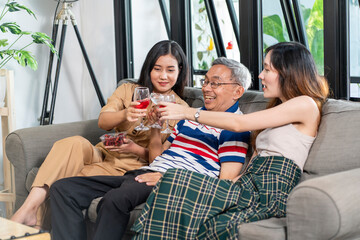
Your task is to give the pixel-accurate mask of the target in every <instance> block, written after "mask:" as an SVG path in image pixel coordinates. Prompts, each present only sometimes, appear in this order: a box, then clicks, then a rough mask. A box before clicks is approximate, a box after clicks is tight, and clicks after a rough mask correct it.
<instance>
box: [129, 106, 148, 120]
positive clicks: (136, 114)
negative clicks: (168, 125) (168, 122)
mask: <svg viewBox="0 0 360 240" xmlns="http://www.w3.org/2000/svg"><path fill="white" fill-rule="evenodd" d="M139 104H140V103H139V102H131V103H130V106H129V107H128V108H127V109H126V120H128V121H129V122H136V121H138V120H139V118H143V117H145V116H146V112H147V110H146V109H138V108H136V107H135V106H137V105H139Z"/></svg>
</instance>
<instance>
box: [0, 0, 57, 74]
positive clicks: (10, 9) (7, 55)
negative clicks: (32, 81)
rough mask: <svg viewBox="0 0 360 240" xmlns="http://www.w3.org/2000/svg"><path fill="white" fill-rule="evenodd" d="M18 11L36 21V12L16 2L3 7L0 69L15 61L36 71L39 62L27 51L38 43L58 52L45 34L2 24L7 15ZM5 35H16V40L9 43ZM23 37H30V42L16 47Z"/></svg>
mask: <svg viewBox="0 0 360 240" xmlns="http://www.w3.org/2000/svg"><path fill="white" fill-rule="evenodd" d="M18 11H26V12H27V13H28V14H29V15H31V16H33V17H34V18H35V19H36V16H35V14H34V12H33V11H31V10H30V9H29V8H27V7H25V6H23V5H21V4H18V3H17V2H15V1H12V0H7V3H6V4H5V5H4V6H3V8H2V11H1V13H0V30H1V32H2V33H1V37H0V69H1V68H3V67H4V66H5V65H6V64H7V63H8V62H9V61H10V60H11V59H15V60H16V61H17V62H18V63H19V64H20V65H21V66H24V67H25V66H28V67H30V68H31V69H33V70H36V69H37V62H36V59H35V56H33V55H32V53H31V52H30V51H27V50H25V49H26V48H27V47H29V46H30V45H32V44H34V43H36V44H46V45H47V46H48V47H49V48H50V49H51V51H52V52H53V53H56V50H55V48H54V46H53V45H52V44H51V41H52V40H51V38H50V37H48V36H47V35H46V34H45V33H41V32H31V31H22V30H21V29H20V26H19V25H18V24H17V23H16V22H5V23H2V22H3V19H4V16H5V15H6V14H11V13H15V12H18ZM4 33H5V34H13V35H16V37H15V40H13V41H11V43H9V40H8V39H7V38H4V37H6V35H4ZM23 37H28V38H29V41H28V42H27V43H26V44H25V45H24V46H18V45H16V44H17V43H18V40H19V39H20V38H23Z"/></svg>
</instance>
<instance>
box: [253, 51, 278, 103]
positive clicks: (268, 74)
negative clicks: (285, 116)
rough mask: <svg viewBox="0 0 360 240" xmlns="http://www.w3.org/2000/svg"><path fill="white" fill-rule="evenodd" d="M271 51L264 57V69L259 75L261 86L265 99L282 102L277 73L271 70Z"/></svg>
mask: <svg viewBox="0 0 360 240" xmlns="http://www.w3.org/2000/svg"><path fill="white" fill-rule="evenodd" d="M270 57H271V51H270V52H269V53H268V54H267V55H266V57H265V60H264V69H263V70H262V72H261V73H260V75H259V78H260V79H261V84H262V85H263V92H264V97H265V98H280V99H281V101H284V97H283V95H282V93H281V88H280V81H279V73H278V71H276V69H274V68H273V66H272V64H271V62H270Z"/></svg>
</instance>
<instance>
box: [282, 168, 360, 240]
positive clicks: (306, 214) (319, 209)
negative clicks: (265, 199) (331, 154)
mask: <svg viewBox="0 0 360 240" xmlns="http://www.w3.org/2000/svg"><path fill="white" fill-rule="evenodd" d="M359 183H360V168H357V169H353V170H348V171H343V172H338V173H334V174H329V175H326V176H321V177H318V178H313V179H309V180H307V181H304V182H302V183H300V184H299V185H298V186H296V187H295V188H294V190H293V191H292V192H291V193H290V195H289V199H288V202H287V208H286V213H287V229H288V230H287V233H288V238H289V239H359V236H360V227H359V226H360V225H359V223H360V215H359V214H358V213H359V212H360V204H359V199H360V191H359V190H358V189H359ZM315 236H316V237H315Z"/></svg>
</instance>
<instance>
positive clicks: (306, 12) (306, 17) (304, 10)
mask: <svg viewBox="0 0 360 240" xmlns="http://www.w3.org/2000/svg"><path fill="white" fill-rule="evenodd" d="M300 8H301V15H302V18H303V21H304V25H305V26H306V25H307V24H308V21H309V17H310V12H311V9H310V8H305V6H304V5H302V4H300Z"/></svg>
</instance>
